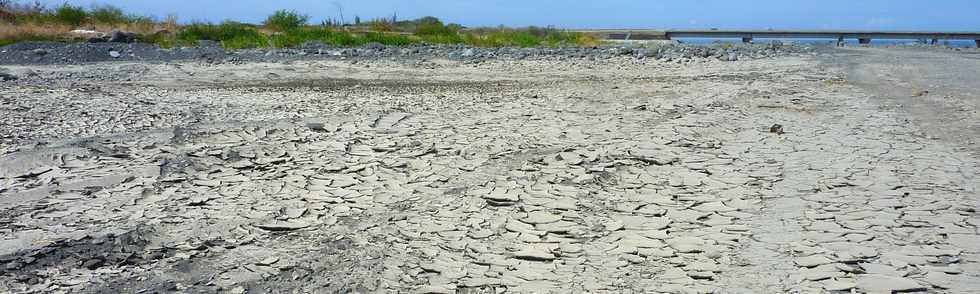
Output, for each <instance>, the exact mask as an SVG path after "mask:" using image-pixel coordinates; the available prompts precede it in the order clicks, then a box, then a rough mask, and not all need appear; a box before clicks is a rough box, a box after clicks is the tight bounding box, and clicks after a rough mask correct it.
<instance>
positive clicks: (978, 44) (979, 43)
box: [973, 40, 980, 48]
mask: <svg viewBox="0 0 980 294" xmlns="http://www.w3.org/2000/svg"><path fill="white" fill-rule="evenodd" d="M973 42H976V43H977V48H980V40H973Z"/></svg>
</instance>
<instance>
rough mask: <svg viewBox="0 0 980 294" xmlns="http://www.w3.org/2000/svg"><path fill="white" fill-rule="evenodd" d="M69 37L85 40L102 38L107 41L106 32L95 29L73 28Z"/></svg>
mask: <svg viewBox="0 0 980 294" xmlns="http://www.w3.org/2000/svg"><path fill="white" fill-rule="evenodd" d="M68 37H69V38H73V39H83V40H92V39H98V40H101V41H102V42H105V40H106V39H105V38H106V33H103V32H99V31H93V30H72V31H70V32H68ZM92 43H95V42H92Z"/></svg>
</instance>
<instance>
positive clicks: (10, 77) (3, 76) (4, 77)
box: [0, 68, 18, 82]
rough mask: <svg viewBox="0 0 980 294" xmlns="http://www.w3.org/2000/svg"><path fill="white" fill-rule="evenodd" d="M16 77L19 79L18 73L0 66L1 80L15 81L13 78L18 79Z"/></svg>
mask: <svg viewBox="0 0 980 294" xmlns="http://www.w3.org/2000/svg"><path fill="white" fill-rule="evenodd" d="M16 79H18V77H17V76H16V75H14V74H13V73H10V72H9V71H7V70H6V69H2V68H0V81H4V82H6V81H13V80H16Z"/></svg>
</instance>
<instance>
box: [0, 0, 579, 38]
mask: <svg viewBox="0 0 980 294" xmlns="http://www.w3.org/2000/svg"><path fill="white" fill-rule="evenodd" d="M342 19H343V18H341V20H336V19H328V20H325V21H324V22H323V23H322V24H321V25H320V26H311V25H309V24H308V23H309V21H310V16H309V15H305V14H301V13H299V12H297V11H295V10H277V11H275V12H274V13H273V14H272V15H269V16H268V17H267V18H266V20H265V21H263V22H262V24H261V25H254V24H247V23H240V22H235V21H225V22H222V23H220V24H212V23H193V24H187V25H184V24H179V23H178V22H177V17H176V16H173V15H171V16H168V17H167V18H166V19H165V20H155V19H152V18H148V17H140V16H136V15H131V14H127V13H126V12H125V11H123V10H122V9H120V8H118V7H114V6H109V5H102V6H93V7H91V8H90V9H85V8H82V7H80V6H74V5H71V4H68V3H65V4H63V5H60V6H56V7H52V8H47V7H44V6H43V5H41V4H40V2H34V3H32V4H20V2H18V1H17V0H0V24H2V25H0V44H11V43H16V42H22V41H84V40H81V38H79V39H68V37H67V33H68V32H69V31H71V30H74V29H79V28H81V29H86V30H96V31H101V32H109V31H112V30H123V31H131V32H137V33H141V34H142V36H141V37H140V38H139V40H140V41H141V42H149V43H155V44H159V45H160V46H162V47H165V48H169V47H174V46H194V45H197V44H198V41H199V40H211V41H216V42H219V43H220V44H221V45H222V46H224V47H225V48H228V49H242V48H262V47H272V48H287V47H297V46H301V45H303V43H306V42H310V41H317V42H321V43H324V44H328V45H333V46H361V45H364V44H369V43H380V44H383V45H388V46H404V45H410V44H416V43H428V44H464V45H469V46H477V47H535V46H594V45H597V44H598V41H597V40H596V39H595V38H593V37H591V36H588V35H584V34H579V33H570V32H565V31H560V30H557V29H554V28H551V27H548V28H541V27H528V28H522V29H512V28H504V27H499V28H477V29H467V28H464V27H463V26H461V25H458V24H452V23H449V24H447V23H444V22H443V21H442V20H440V19H438V18H436V17H431V16H427V17H422V18H419V19H414V20H398V19H397V16H396V15H392V16H391V17H388V18H376V19H372V20H370V21H366V22H361V21H360V17H356V20H355V24H349V23H345V22H344V21H343V20H342Z"/></svg>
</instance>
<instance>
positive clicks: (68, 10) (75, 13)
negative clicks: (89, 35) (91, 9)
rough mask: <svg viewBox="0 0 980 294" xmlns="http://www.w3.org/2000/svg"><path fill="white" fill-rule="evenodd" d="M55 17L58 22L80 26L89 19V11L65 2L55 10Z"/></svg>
mask: <svg viewBox="0 0 980 294" xmlns="http://www.w3.org/2000/svg"><path fill="white" fill-rule="evenodd" d="M53 17H54V21H56V22H59V23H63V24H66V25H73V26H78V25H81V24H83V23H85V21H86V20H87V19H88V12H86V11H85V9H84V8H81V7H78V6H73V5H71V4H68V3H65V4H62V5H61V6H60V7H58V8H57V9H55V10H54V15H53Z"/></svg>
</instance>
